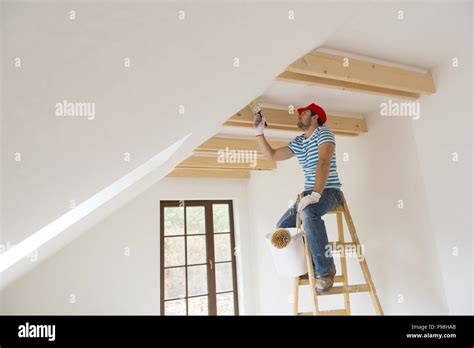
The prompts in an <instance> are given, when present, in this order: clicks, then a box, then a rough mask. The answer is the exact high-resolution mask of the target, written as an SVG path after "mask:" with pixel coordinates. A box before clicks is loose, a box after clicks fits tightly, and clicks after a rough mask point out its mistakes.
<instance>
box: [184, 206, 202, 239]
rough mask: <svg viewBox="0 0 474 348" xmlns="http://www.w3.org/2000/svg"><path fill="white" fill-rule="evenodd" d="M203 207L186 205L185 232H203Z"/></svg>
mask: <svg viewBox="0 0 474 348" xmlns="http://www.w3.org/2000/svg"><path fill="white" fill-rule="evenodd" d="M205 216H206V215H205V214H204V207H186V232H187V234H205V233H206V220H205Z"/></svg>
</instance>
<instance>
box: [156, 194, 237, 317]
mask: <svg viewBox="0 0 474 348" xmlns="http://www.w3.org/2000/svg"><path fill="white" fill-rule="evenodd" d="M160 211H161V214H160V280H161V284H160V286H161V314H162V315H238V301H237V298H238V296H237V275H236V263H235V255H234V252H233V251H234V250H235V240H234V221H233V220H234V218H233V206H232V201H229V200H225V201H221V200H218V201H214V200H213V201H161V204H160Z"/></svg>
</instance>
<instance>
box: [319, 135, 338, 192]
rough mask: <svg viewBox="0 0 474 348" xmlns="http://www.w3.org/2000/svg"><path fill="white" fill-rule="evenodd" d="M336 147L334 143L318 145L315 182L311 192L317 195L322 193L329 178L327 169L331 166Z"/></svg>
mask: <svg viewBox="0 0 474 348" xmlns="http://www.w3.org/2000/svg"><path fill="white" fill-rule="evenodd" d="M335 148H336V146H335V145H334V143H331V142H326V143H323V144H321V145H319V149H318V165H317V166H316V182H315V183H314V189H313V191H316V192H318V193H319V194H322V193H323V190H324V186H326V181H327V180H328V177H329V167H330V166H331V158H332V155H333V153H334V149H335Z"/></svg>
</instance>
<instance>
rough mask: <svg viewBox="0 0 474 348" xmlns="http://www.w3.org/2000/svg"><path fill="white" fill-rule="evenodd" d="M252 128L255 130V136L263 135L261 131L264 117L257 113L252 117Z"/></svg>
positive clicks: (263, 126) (263, 125)
mask: <svg viewBox="0 0 474 348" xmlns="http://www.w3.org/2000/svg"><path fill="white" fill-rule="evenodd" d="M253 128H254V129H255V135H256V136H259V135H263V129H264V128H265V116H263V114H262V113H257V114H255V115H254V116H253Z"/></svg>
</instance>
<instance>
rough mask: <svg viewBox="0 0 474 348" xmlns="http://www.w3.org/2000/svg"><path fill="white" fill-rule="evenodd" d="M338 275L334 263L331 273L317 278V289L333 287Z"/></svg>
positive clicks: (324, 289) (322, 289)
mask: <svg viewBox="0 0 474 348" xmlns="http://www.w3.org/2000/svg"><path fill="white" fill-rule="evenodd" d="M335 276H336V266H335V265H333V266H332V269H331V271H330V272H329V274H327V275H325V276H324V277H318V278H316V290H317V291H327V290H329V289H331V288H332V286H333V284H334V277H335Z"/></svg>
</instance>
